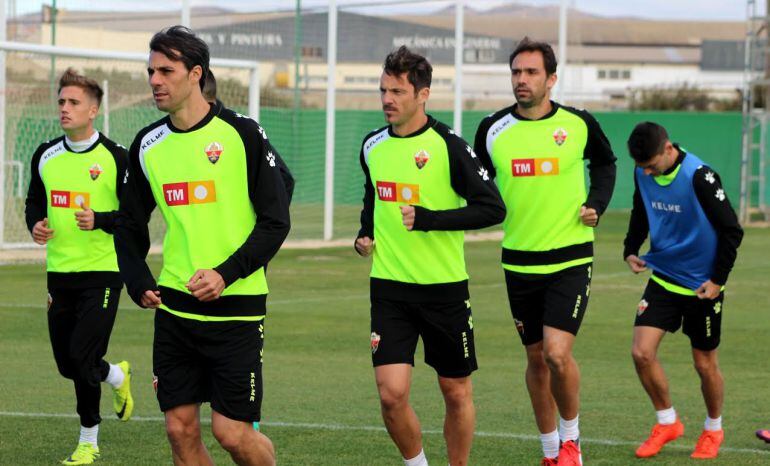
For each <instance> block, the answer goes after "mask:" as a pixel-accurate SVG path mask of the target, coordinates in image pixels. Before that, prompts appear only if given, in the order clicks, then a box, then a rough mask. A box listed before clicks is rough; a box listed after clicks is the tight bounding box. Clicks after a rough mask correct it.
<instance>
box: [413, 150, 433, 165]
mask: <svg viewBox="0 0 770 466" xmlns="http://www.w3.org/2000/svg"><path fill="white" fill-rule="evenodd" d="M429 160H430V154H429V153H428V152H427V151H426V150H421V151H419V152H417V153H416V154H414V164H415V165H417V168H419V169H422V167H424V166H425V164H426V163H428V161H429Z"/></svg>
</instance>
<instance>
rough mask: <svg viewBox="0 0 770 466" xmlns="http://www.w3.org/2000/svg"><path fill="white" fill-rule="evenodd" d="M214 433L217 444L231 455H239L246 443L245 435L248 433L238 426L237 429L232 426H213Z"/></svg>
mask: <svg viewBox="0 0 770 466" xmlns="http://www.w3.org/2000/svg"><path fill="white" fill-rule="evenodd" d="M211 430H212V433H213V434H214V438H215V439H217V442H219V444H220V445H221V446H222V448H224V449H225V450H227V451H228V452H229V453H238V451H240V449H241V446H242V444H243V441H244V435H245V434H246V432H245V431H244V429H243V428H240V426H238V427H237V428H235V427H232V426H227V427H222V426H216V425H214V426H212V429H211ZM252 432H253V431H252Z"/></svg>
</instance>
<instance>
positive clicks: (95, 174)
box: [88, 163, 104, 181]
mask: <svg viewBox="0 0 770 466" xmlns="http://www.w3.org/2000/svg"><path fill="white" fill-rule="evenodd" d="M103 172H104V170H102V166H101V165H99V164H98V163H95V164H93V165H91V168H89V169H88V174H89V175H90V176H91V179H92V180H94V181H96V179H97V178H99V175H101V174H102V173H103Z"/></svg>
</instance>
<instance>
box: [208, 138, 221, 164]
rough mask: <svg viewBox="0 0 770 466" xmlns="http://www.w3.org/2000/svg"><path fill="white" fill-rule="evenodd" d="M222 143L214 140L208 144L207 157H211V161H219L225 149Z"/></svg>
mask: <svg viewBox="0 0 770 466" xmlns="http://www.w3.org/2000/svg"><path fill="white" fill-rule="evenodd" d="M223 150H224V149H223V147H222V144H220V143H218V142H212V143H211V144H209V145H208V146H206V151H205V152H206V157H207V158H208V159H209V162H211V163H217V161H219V157H220V156H221V155H222V151H223Z"/></svg>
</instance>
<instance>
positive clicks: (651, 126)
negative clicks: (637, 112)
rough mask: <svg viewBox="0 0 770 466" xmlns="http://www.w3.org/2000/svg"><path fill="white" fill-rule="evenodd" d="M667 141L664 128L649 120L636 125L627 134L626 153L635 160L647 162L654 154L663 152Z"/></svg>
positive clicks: (666, 133)
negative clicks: (628, 134) (629, 133)
mask: <svg viewBox="0 0 770 466" xmlns="http://www.w3.org/2000/svg"><path fill="white" fill-rule="evenodd" d="M666 142H668V132H666V128H664V127H662V126H660V125H659V124H657V123H653V122H651V121H645V122H642V123H639V124H638V125H636V127H635V128H634V130H633V131H631V135H630V136H628V153H629V154H631V158H633V159H634V160H635V161H637V162H641V163H644V162H647V161H648V160H650V159H651V158H653V157H654V156H656V155H658V154H661V153H663V149H665V147H666Z"/></svg>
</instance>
